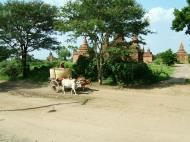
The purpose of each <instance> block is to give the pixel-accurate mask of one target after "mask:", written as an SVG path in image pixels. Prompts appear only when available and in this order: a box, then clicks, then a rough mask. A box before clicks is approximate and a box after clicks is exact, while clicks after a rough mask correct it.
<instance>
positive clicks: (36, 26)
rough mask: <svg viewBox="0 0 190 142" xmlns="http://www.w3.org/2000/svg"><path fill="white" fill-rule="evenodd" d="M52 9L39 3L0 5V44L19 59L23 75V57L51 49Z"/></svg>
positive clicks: (53, 15) (55, 42) (56, 13)
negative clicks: (13, 52) (30, 53)
mask: <svg viewBox="0 0 190 142" xmlns="http://www.w3.org/2000/svg"><path fill="white" fill-rule="evenodd" d="M57 17H58V10H57V8H56V7H54V6H51V5H48V4H45V3H44V2H41V1H29V2H26V1H8V2H6V3H3V4H0V42H1V44H3V45H4V46H7V47H9V48H12V49H16V50H15V54H17V55H19V56H21V61H22V74H23V77H26V76H27V55H28V53H29V52H31V51H34V50H39V49H42V48H45V49H55V48H56V45H57V44H58V42H57V41H56V40H55V38H53V37H52V34H54V31H55V30H54V22H55V21H56V19H57Z"/></svg>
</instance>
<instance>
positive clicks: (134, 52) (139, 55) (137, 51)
mask: <svg viewBox="0 0 190 142" xmlns="http://www.w3.org/2000/svg"><path fill="white" fill-rule="evenodd" d="M111 44H112V45H113V46H115V45H118V44H120V45H122V46H123V47H124V48H125V49H129V51H130V52H131V53H130V56H129V57H124V58H123V59H124V60H126V61H136V62H140V61H143V50H142V49H141V48H140V46H139V40H138V38H137V37H136V36H134V37H133V38H132V41H131V45H129V43H127V42H125V39H124V37H123V36H117V37H116V38H115V39H114V41H113V42H112V43H111Z"/></svg>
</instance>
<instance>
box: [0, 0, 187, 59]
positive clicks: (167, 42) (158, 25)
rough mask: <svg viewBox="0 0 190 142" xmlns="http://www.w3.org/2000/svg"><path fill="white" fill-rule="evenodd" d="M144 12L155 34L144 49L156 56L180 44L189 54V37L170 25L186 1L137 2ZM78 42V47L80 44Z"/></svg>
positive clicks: (44, 54) (56, 2)
mask: <svg viewBox="0 0 190 142" xmlns="http://www.w3.org/2000/svg"><path fill="white" fill-rule="evenodd" d="M0 1H1V2H2V1H6V0H0ZM44 1H45V2H47V3H49V4H53V5H57V6H62V5H64V3H65V2H66V0H44ZM137 2H139V3H140V4H141V5H142V6H143V8H144V9H145V10H146V12H147V14H146V17H148V18H149V20H150V29H151V30H152V31H154V32H156V33H155V34H149V35H148V36H146V37H145V42H146V43H147V44H146V45H145V49H147V48H150V50H151V51H152V52H153V53H154V54H157V53H159V52H162V51H165V50H167V49H169V48H171V49H172V50H173V51H174V52H176V51H177V50H178V48H179V45H180V43H181V42H183V43H184V46H185V49H186V51H187V52H188V53H190V40H189V38H190V37H189V36H187V35H185V34H184V32H179V33H177V32H175V31H172V30H171V23H172V20H173V19H174V15H173V11H174V9H175V8H177V9H181V8H183V7H184V6H186V5H187V3H186V0H137ZM65 39H66V36H62V37H59V40H60V41H65ZM81 42H82V41H81V40H78V46H80V44H81ZM34 54H35V57H37V58H40V59H45V58H46V57H47V56H48V54H49V51H43V52H38V53H37V52H34Z"/></svg>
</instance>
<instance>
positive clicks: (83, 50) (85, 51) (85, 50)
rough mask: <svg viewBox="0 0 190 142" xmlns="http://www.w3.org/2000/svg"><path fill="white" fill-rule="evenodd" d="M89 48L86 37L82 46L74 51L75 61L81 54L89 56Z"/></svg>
mask: <svg viewBox="0 0 190 142" xmlns="http://www.w3.org/2000/svg"><path fill="white" fill-rule="evenodd" d="M88 48H89V47H88V42H87V40H86V38H84V41H83V44H82V45H81V46H80V48H79V49H78V50H77V51H74V52H73V62H74V63H75V62H77V60H78V59H79V57H80V56H86V57H89V53H88Z"/></svg>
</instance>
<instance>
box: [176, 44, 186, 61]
mask: <svg viewBox="0 0 190 142" xmlns="http://www.w3.org/2000/svg"><path fill="white" fill-rule="evenodd" d="M177 60H178V61H179V62H180V63H183V64H187V63H188V54H187V52H186V51H185V49H184V46H183V43H182V42H181V44H180V47H179V50H178V51H177Z"/></svg>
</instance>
